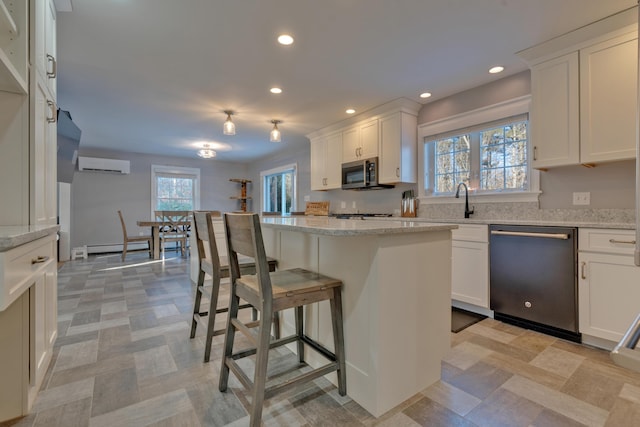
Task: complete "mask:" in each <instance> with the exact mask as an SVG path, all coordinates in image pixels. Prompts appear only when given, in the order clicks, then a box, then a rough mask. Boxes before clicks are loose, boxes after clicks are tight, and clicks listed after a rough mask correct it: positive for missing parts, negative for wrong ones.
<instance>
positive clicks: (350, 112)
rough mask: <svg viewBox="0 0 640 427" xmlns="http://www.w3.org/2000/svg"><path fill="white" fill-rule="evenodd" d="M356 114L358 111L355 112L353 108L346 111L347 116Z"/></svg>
mask: <svg viewBox="0 0 640 427" xmlns="http://www.w3.org/2000/svg"><path fill="white" fill-rule="evenodd" d="M355 112H356V110H354V109H353V108H348V109H347V110H346V111H345V113H347V114H353V113H355Z"/></svg>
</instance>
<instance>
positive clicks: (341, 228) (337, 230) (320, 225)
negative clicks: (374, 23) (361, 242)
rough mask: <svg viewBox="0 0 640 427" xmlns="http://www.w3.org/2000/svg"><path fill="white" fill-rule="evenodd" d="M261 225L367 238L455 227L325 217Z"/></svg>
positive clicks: (278, 219) (280, 219)
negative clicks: (369, 236)
mask: <svg viewBox="0 0 640 427" xmlns="http://www.w3.org/2000/svg"><path fill="white" fill-rule="evenodd" d="M262 226H264V227H267V228H275V229H280V230H290V231H299V232H303V233H312V234H320V235H325V236H366V235H389V234H405V233H420V232H434V231H443V230H452V229H455V228H458V226H457V225H456V224H443V223H440V224H434V223H431V224H430V223H425V222H417V221H412V220H411V219H409V220H407V219H406V218H404V219H400V218H396V221H375V220H367V221H362V220H352V219H337V218H327V217H300V218H287V217H275V218H273V217H265V218H263V219H262Z"/></svg>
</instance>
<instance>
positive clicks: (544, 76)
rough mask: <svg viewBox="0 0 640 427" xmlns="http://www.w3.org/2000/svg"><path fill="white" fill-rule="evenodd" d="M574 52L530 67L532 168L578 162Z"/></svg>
mask: <svg viewBox="0 0 640 427" xmlns="http://www.w3.org/2000/svg"><path fill="white" fill-rule="evenodd" d="M578 92H579V72H578V52H572V53H570V54H568V55H564V56H561V57H559V58H555V59H552V60H550V61H547V62H543V63H541V64H538V65H535V66H533V67H531V112H530V129H531V145H532V146H533V161H532V163H533V167H534V168H546V167H550V166H560V165H572V164H578V163H580V133H579V132H580V122H579V120H580V118H579V94H578Z"/></svg>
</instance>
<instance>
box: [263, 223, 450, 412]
mask: <svg viewBox="0 0 640 427" xmlns="http://www.w3.org/2000/svg"><path fill="white" fill-rule="evenodd" d="M454 228H457V226H456V225H436V224H428V223H418V222H413V221H400V220H398V221H375V220H367V221H362V220H342V219H336V218H327V217H268V218H267V217H265V218H263V219H262V232H263V236H264V241H265V248H266V251H267V255H269V256H271V257H274V258H276V259H277V260H278V267H279V268H281V269H283V268H292V267H302V268H306V269H309V270H312V271H317V272H320V273H323V274H326V275H329V276H332V277H335V278H338V279H341V280H342V281H343V283H344V286H343V290H342V293H343V296H342V300H343V318H344V331H345V351H346V365H347V394H348V395H349V396H350V397H351V398H352V399H353V400H355V401H356V402H357V403H358V404H360V405H361V406H362V407H364V408H365V409H366V410H367V411H369V412H370V413H371V414H372V415H374V416H376V417H379V416H380V415H382V414H384V413H385V412H386V411H388V410H389V409H391V408H393V407H395V406H396V405H398V404H400V403H401V402H403V401H405V400H406V399H408V398H410V397H411V396H413V395H415V394H416V393H419V392H420V391H421V390H423V389H424V388H426V387H428V386H429V385H431V384H433V383H434V382H436V381H437V380H439V379H440V371H441V366H440V361H441V360H442V358H443V356H444V355H445V353H446V352H447V351H448V349H449V347H450V324H451V317H450V316H451V230H452V229H454ZM283 317H284V319H283V322H282V327H283V330H284V331H283V333H284V334H288V333H292V332H293V330H294V326H293V325H294V323H293V313H292V312H285V313H284V314H283ZM305 322H306V324H305V331H306V333H307V335H309V336H310V337H312V338H315V339H317V340H319V341H320V342H321V343H323V344H324V345H326V346H327V347H329V348H331V349H333V339H332V332H331V322H330V311H329V304H328V303H327V302H322V303H320V304H316V305H314V306H311V307H309V308H308V309H307V310H306V312H305ZM313 356H315V354H314V353H313V352H308V357H307V361H308V362H309V363H310V364H311V365H314V366H316V365H320V364H321V363H323V362H324V360H323V359H321V358H320V357H318V358H313ZM331 376H332V377H331ZM331 376H330V378H331V379H332V381H334V382H335V374H331Z"/></svg>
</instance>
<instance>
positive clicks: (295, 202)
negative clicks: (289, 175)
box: [260, 163, 298, 211]
mask: <svg viewBox="0 0 640 427" xmlns="http://www.w3.org/2000/svg"><path fill="white" fill-rule="evenodd" d="M292 169H293V175H294V180H293V190H292V193H293V195H292V200H291V211H297V210H298V164H297V163H290V164H288V165H284V166H278V167H277V168H273V169H269V170H266V171H262V172H260V211H264V210H265V207H264V193H265V188H264V177H265V176H268V175H273V174H276V173H282V172H286V171H289V170H292Z"/></svg>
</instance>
